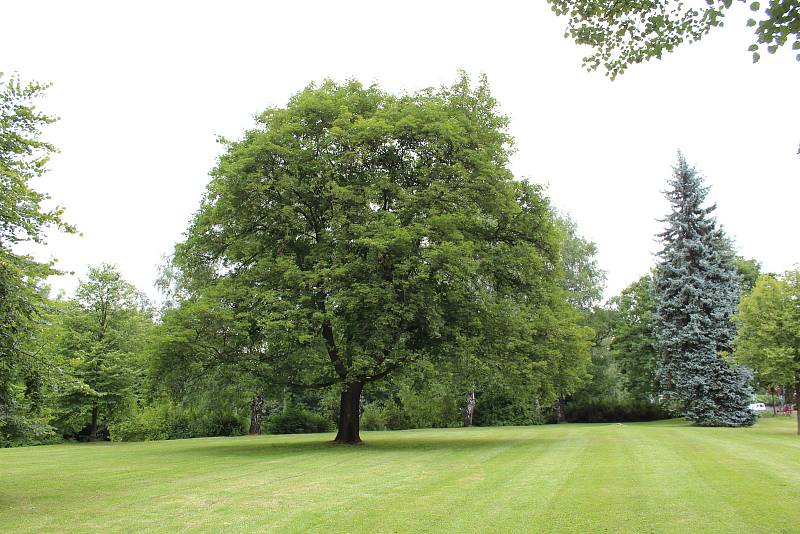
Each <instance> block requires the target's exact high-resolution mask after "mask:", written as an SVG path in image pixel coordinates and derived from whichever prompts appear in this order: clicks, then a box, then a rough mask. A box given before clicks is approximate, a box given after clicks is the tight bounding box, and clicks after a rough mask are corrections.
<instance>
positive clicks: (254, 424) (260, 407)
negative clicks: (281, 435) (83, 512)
mask: <svg viewBox="0 0 800 534" xmlns="http://www.w3.org/2000/svg"><path fill="white" fill-rule="evenodd" d="M262 417H264V399H263V397H261V395H258V396H256V398H255V399H253V400H252V401H250V431H249V432H248V433H249V434H250V435H255V436H257V435H258V434H261V418H262Z"/></svg>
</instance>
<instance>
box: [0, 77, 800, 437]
mask: <svg viewBox="0 0 800 534" xmlns="http://www.w3.org/2000/svg"><path fill="white" fill-rule="evenodd" d="M45 88H46V87H45V86H41V85H38V84H28V85H24V84H22V83H21V82H20V81H19V79H18V78H17V77H12V78H11V80H10V81H9V82H8V83H7V84H6V85H5V86H4V92H3V100H2V102H3V107H2V119H3V120H2V123H0V126H2V132H0V138H1V139H2V143H3V144H2V151H1V152H2V156H0V157H1V158H2V159H0V162H2V170H3V174H2V176H3V178H2V180H3V192H2V197H1V199H0V200H1V201H2V216H1V217H0V219H1V220H0V223H1V224H0V260H2V262H0V267H2V270H0V281H1V282H2V286H0V290H2V293H1V294H2V302H1V303H0V329H2V334H3V336H2V344H0V443H2V444H4V445H16V444H26V443H44V442H49V441H52V440H60V439H65V438H66V439H86V440H96V439H119V440H128V439H168V438H181V437H193V436H207V435H235V434H241V433H246V432H250V433H260V432H262V431H263V430H266V431H269V432H276V433H280V432H307V431H327V430H333V429H335V430H336V431H337V434H336V438H335V439H336V441H337V442H341V443H349V444H357V443H359V442H360V440H361V437H360V430H361V429H362V428H367V429H399V428H415V427H426V426H428V427H430V426H433V427H436V426H459V425H464V424H467V425H469V424H479V425H503V424H539V423H544V422H548V421H553V422H561V421H577V420H583V421H594V420H644V419H654V418H659V417H667V416H672V415H684V416H686V417H687V418H688V419H689V420H690V421H692V422H694V423H696V424H701V425H714V426H717V425H729V426H740V425H748V424H752V423H753V421H754V416H753V414H752V412H751V411H749V410H748V409H747V404H748V403H749V402H750V401H751V397H752V387H753V385H754V382H753V380H752V376H751V374H750V369H753V370H755V371H756V375H757V378H758V380H759V382H758V383H756V384H755V385H766V384H767V383H769V384H773V383H775V382H776V381H782V382H781V383H782V384H786V385H791V384H794V383H796V382H798V380H797V376H798V372H799V371H800V365H798V361H800V358H799V357H798V354H800V348H798V346H797V338H798V331H800V322H797V321H798V319H797V318H798V316H800V314H799V313H798V311H797V273H796V272H795V273H794V274H792V273H786V274H785V275H782V276H771V275H763V276H762V275H760V273H759V272H758V270H759V266H758V264H757V262H755V261H752V260H751V261H745V260H743V259H741V258H737V257H736V255H735V252H734V249H733V246H732V244H731V242H730V241H729V240H728V238H727V237H726V236H725V234H724V233H723V232H722V230H721V229H720V228H719V227H718V225H717V223H716V221H715V220H714V219H713V217H712V215H711V212H712V211H713V209H712V208H708V207H705V205H704V201H705V196H706V189H705V187H704V186H703V184H702V178H701V176H700V175H699V173H698V172H697V171H695V170H694V169H692V168H690V167H689V165H688V164H687V163H686V161H685V160H684V159H683V158H682V156H681V157H680V158H679V161H678V164H677V165H676V167H675V170H674V176H673V179H672V181H671V182H670V188H671V189H670V191H669V192H668V198H669V200H670V202H671V204H672V206H673V210H672V212H671V213H670V214H669V215H668V218H667V219H666V220H665V227H666V229H665V231H664V233H663V234H661V236H660V239H661V241H662V243H663V246H664V248H663V251H662V253H661V254H660V256H659V258H658V263H657V265H656V266H655V267H654V270H653V273H651V274H650V275H648V276H645V277H643V278H642V279H640V280H638V281H637V282H635V283H634V284H632V285H631V286H629V287H628V288H626V289H625V290H624V291H623V292H622V294H621V295H619V296H617V297H614V298H613V299H611V301H610V302H609V303H606V304H601V300H602V294H603V286H604V281H605V273H604V272H603V271H602V270H601V269H600V268H599V267H598V265H597V261H596V258H595V256H596V253H597V247H596V245H595V244H594V243H592V242H591V241H589V240H587V239H585V238H584V237H582V236H581V235H580V233H579V229H578V228H577V225H576V224H575V222H574V221H573V220H572V219H571V218H570V217H569V216H568V215H567V214H562V213H558V212H557V211H556V210H555V209H554V208H553V207H552V206H551V205H550V202H549V199H548V198H547V196H546V195H545V192H544V191H543V189H542V188H541V186H539V185H537V184H535V183H533V182H530V181H527V180H519V179H516V178H515V177H514V176H513V175H512V173H511V172H510V170H509V168H508V162H509V158H510V156H511V154H512V150H513V139H512V138H511V136H510V134H509V133H508V123H509V120H508V118H507V117H506V116H504V115H502V114H501V113H499V111H498V108H497V102H496V101H495V99H494V98H493V97H492V95H491V92H490V90H489V86H488V82H487V81H486V79H485V77H484V78H481V79H480V80H478V82H477V84H473V83H471V82H470V80H469V78H468V77H467V76H466V75H461V76H460V77H459V78H458V80H457V81H456V82H455V83H454V84H452V85H450V86H445V87H441V88H438V89H427V90H423V91H420V92H417V93H413V94H405V95H393V94H390V93H387V92H385V91H383V90H382V89H380V88H379V87H378V86H377V85H372V86H363V85H362V84H360V83H358V82H355V81H349V82H345V83H341V84H340V83H334V82H332V81H325V82H323V83H321V84H317V85H314V84H312V85H310V86H308V87H307V88H305V89H304V90H303V91H300V92H299V93H297V94H296V95H295V96H293V97H292V98H291V99H290V101H289V103H288V104H287V105H286V106H285V107H280V108H271V109H268V110H266V111H264V112H263V113H261V114H260V115H259V116H258V120H257V125H256V127H254V128H253V129H251V130H249V131H247V132H245V134H244V135H243V136H242V138H241V139H240V140H237V141H229V140H222V142H223V143H224V145H225V151H224V154H223V155H222V156H221V157H220V158H219V161H218V164H217V166H216V167H215V168H214V169H213V171H212V173H211V182H210V183H209V185H208V188H207V191H206V194H205V196H204V197H203V200H202V201H201V204H200V208H199V210H198V211H197V213H196V214H195V215H194V216H193V218H192V220H191V221H190V224H189V228H188V230H187V232H186V235H185V239H184V240H183V241H182V242H180V243H179V244H178V245H177V246H176V248H175V250H174V253H173V254H172V255H171V256H170V258H169V260H168V261H166V262H165V264H164V265H163V267H162V271H161V276H160V278H159V281H158V285H159V287H160V289H161V292H162V294H163V295H164V303H163V305H162V306H160V307H159V308H158V309H156V308H155V307H154V306H153V305H152V304H151V303H149V302H148V301H147V299H146V298H145V296H144V295H143V294H142V293H141V292H139V291H138V290H137V288H135V287H133V286H132V285H131V284H129V283H128V282H126V281H125V280H124V279H123V278H122V276H121V274H120V272H119V270H118V269H117V268H116V267H115V266H113V265H109V264H102V265H99V266H95V267H92V268H90V269H89V270H88V272H87V273H86V274H85V275H84V276H83V277H82V278H81V281H80V283H79V286H78V289H77V291H76V293H75V294H74V296H72V297H69V298H67V297H65V296H59V297H55V298H54V297H53V296H51V295H50V293H49V290H48V288H47V286H46V284H45V280H46V277H47V276H49V275H51V274H54V273H56V272H57V271H56V269H55V267H54V265H49V264H41V263H37V262H35V261H34V260H33V259H32V258H30V257H28V256H25V255H21V254H18V253H17V252H16V250H17V248H16V246H17V245H18V244H19V243H21V242H23V241H35V242H43V241H44V237H45V230H46V229H48V228H56V229H60V230H63V231H67V232H71V231H75V229H74V228H73V227H72V226H70V225H69V224H67V223H66V222H64V221H63V220H62V213H63V210H62V209H60V208H59V209H56V210H53V211H50V212H46V211H43V210H42V208H41V204H42V201H43V200H45V198H46V197H45V196H44V195H42V194H40V193H37V192H36V191H34V190H33V189H32V188H31V186H30V181H31V180H32V179H33V178H34V177H38V176H41V175H42V174H43V173H44V171H45V170H46V162H47V156H48V155H49V154H50V153H52V151H53V150H54V147H52V146H50V145H48V144H47V143H44V142H43V141H41V140H40V133H41V132H40V128H41V127H43V126H44V125H46V124H48V123H49V122H52V120H53V119H52V118H51V117H49V116H47V115H44V114H41V113H39V112H37V111H36V109H35V106H34V105H33V101H34V100H35V99H36V98H37V97H38V96H39V95H40V94H41V92H42V91H43V90H44V89H45ZM751 287H752V290H751ZM743 295H744V296H743ZM740 298H741V304H740ZM737 307H738V308H737ZM737 309H738V312H737ZM770 314H772V315H770ZM770 321H771V322H770ZM792 321H795V322H794V323H792ZM737 326H738V332H739V333H738V336H737ZM792 328H794V330H792ZM782 329H788V331H790V332H793V334H786V335H781V336H778V335H777V332H779V331H781V332H783V330H782ZM792 336H794V337H792ZM745 365H746V366H747V367H745Z"/></svg>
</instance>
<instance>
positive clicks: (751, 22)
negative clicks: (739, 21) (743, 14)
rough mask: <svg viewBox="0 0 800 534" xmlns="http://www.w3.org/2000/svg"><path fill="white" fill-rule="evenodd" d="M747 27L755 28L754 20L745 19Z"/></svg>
mask: <svg viewBox="0 0 800 534" xmlns="http://www.w3.org/2000/svg"><path fill="white" fill-rule="evenodd" d="M747 25H748V26H750V27H752V26H755V25H756V20H755V19H747Z"/></svg>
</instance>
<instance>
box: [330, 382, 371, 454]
mask: <svg viewBox="0 0 800 534" xmlns="http://www.w3.org/2000/svg"><path fill="white" fill-rule="evenodd" d="M362 389H364V383H363V382H351V383H349V384H347V385H346V386H345V388H344V390H343V391H342V395H341V401H340V403H339V431H338V433H337V434H336V439H335V440H334V441H335V442H336V443H347V444H350V445H358V444H359V443H361V436H360V435H359V418H360V416H361V406H360V404H361V390H362Z"/></svg>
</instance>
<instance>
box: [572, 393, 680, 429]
mask: <svg viewBox="0 0 800 534" xmlns="http://www.w3.org/2000/svg"><path fill="white" fill-rule="evenodd" d="M671 416H672V415H671V414H670V413H669V412H668V411H667V410H665V409H664V408H663V407H661V406H660V405H659V404H657V403H653V402H650V401H644V400H635V399H612V398H605V399H593V400H586V401H584V402H571V403H569V404H567V413H566V417H567V421H568V422H570V423H623V422H635V421H656V420H658V419H669V418H670V417H671Z"/></svg>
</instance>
